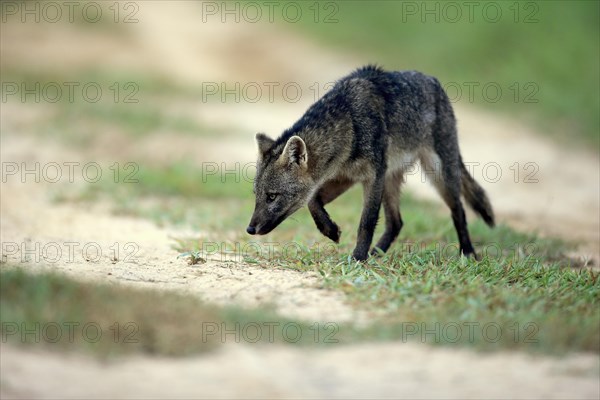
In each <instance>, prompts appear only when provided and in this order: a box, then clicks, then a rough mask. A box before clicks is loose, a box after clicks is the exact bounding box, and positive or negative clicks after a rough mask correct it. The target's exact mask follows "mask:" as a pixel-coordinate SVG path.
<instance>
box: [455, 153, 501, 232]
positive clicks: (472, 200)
mask: <svg viewBox="0 0 600 400" xmlns="http://www.w3.org/2000/svg"><path fill="white" fill-rule="evenodd" d="M460 168H461V185H462V194H463V196H464V197H465V200H467V203H469V205H470V206H471V208H472V209H473V210H474V211H475V212H476V213H477V214H479V215H480V216H481V218H483V220H484V221H485V223H486V224H488V225H489V226H490V227H493V226H494V225H495V222H494V211H493V210H492V205H491V204H490V200H489V199H488V197H487V195H486V194H485V191H484V190H483V188H482V187H481V186H479V184H478V183H477V182H475V179H473V177H472V176H471V174H469V171H467V168H466V167H465V164H464V163H463V162H462V160H461V161H460Z"/></svg>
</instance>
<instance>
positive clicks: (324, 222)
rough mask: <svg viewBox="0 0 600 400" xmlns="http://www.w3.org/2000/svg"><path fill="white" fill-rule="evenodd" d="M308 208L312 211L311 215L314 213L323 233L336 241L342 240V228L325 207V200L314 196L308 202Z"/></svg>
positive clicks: (314, 217)
mask: <svg viewBox="0 0 600 400" xmlns="http://www.w3.org/2000/svg"><path fill="white" fill-rule="evenodd" d="M308 210H309V211H310V215H312V217H313V219H314V220H315V224H316V225H317V228H318V229H319V231H321V233H322V234H323V235H325V236H327V237H328V238H329V239H331V240H333V241H334V242H336V243H339V242H340V234H341V233H342V232H341V231H340V228H339V227H338V226H337V224H336V223H335V222H333V221H332V220H331V217H330V216H329V214H328V213H327V211H325V208H323V202H322V201H321V199H320V198H319V197H315V198H313V199H312V200H311V201H310V202H309V203H308Z"/></svg>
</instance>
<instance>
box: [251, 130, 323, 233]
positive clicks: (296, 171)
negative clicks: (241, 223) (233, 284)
mask: <svg viewBox="0 0 600 400" xmlns="http://www.w3.org/2000/svg"><path fill="white" fill-rule="evenodd" d="M256 143H257V144H258V162H257V168H256V177H255V179H254V195H255V196H256V203H255V207H254V213H253V214H252V218H251V219H250V224H249V225H248V228H246V232H248V233H249V234H251V235H255V234H258V235H265V234H267V233H269V232H271V231H272V230H273V229H275V227H277V225H279V224H280V223H281V222H282V221H283V220H284V219H286V218H287V217H289V216H290V215H291V214H293V213H294V212H295V211H297V210H298V209H299V208H301V207H302V206H303V205H305V204H306V203H307V202H308V199H309V197H310V193H311V188H312V187H313V186H314V182H313V180H312V178H311V177H310V174H309V173H308V154H307V151H306V144H305V143H304V141H303V140H302V138H300V137H299V136H292V137H290V138H289V139H288V140H287V142H286V143H285V146H284V145H283V144H279V145H276V142H275V141H274V140H273V139H271V138H269V137H268V136H266V135H264V134H262V133H259V134H257V135H256Z"/></svg>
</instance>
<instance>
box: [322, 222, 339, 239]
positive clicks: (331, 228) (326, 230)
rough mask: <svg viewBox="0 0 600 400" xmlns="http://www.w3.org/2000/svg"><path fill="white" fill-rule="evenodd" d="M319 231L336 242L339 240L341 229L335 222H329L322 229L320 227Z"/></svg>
mask: <svg viewBox="0 0 600 400" xmlns="http://www.w3.org/2000/svg"><path fill="white" fill-rule="evenodd" d="M321 233H322V234H323V235H325V236H326V237H328V238H329V239H331V240H333V241H334V242H336V243H339V242H340V236H341V235H342V231H341V230H340V228H339V227H338V226H337V224H336V223H335V222H331V224H327V226H324V227H323V229H321Z"/></svg>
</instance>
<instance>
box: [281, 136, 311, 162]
mask: <svg viewBox="0 0 600 400" xmlns="http://www.w3.org/2000/svg"><path fill="white" fill-rule="evenodd" d="M280 160H281V161H282V162H283V163H285V164H288V165H289V164H296V165H298V166H300V167H302V168H306V166H307V163H308V154H307V153H306V144H305V143H304V140H302V138H301V137H300V136H292V137H291V138H289V139H288V141H287V143H286V144H285V147H284V149H283V152H282V153H281V157H280Z"/></svg>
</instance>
